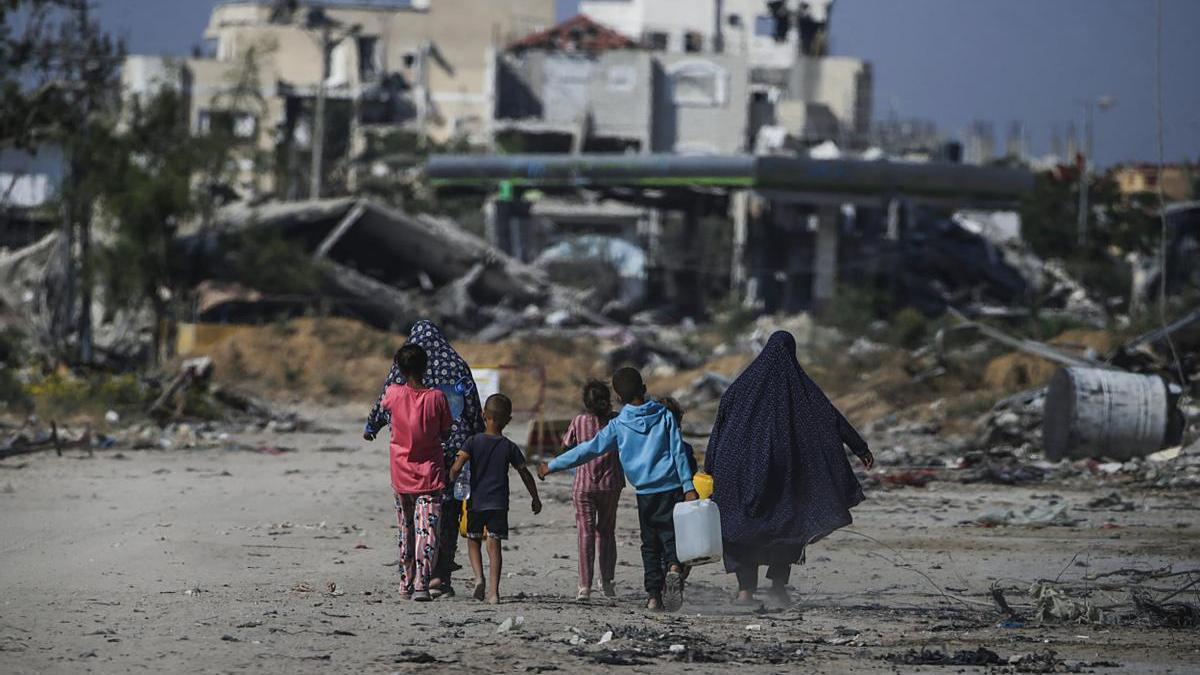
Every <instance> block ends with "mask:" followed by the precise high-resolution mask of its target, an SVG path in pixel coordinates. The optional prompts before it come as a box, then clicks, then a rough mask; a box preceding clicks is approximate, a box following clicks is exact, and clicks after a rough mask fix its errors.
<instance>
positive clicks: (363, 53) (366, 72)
mask: <svg viewBox="0 0 1200 675" xmlns="http://www.w3.org/2000/svg"><path fill="white" fill-rule="evenodd" d="M378 47H379V38H378V37H376V36H374V35H364V36H361V37H359V38H358V79H359V80H360V81H362V82H372V81H374V80H375V79H376V78H378V77H379V53H378Z"/></svg>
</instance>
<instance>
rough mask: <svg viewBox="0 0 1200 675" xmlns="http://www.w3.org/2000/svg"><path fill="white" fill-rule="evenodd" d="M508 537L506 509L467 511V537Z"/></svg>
mask: <svg viewBox="0 0 1200 675" xmlns="http://www.w3.org/2000/svg"><path fill="white" fill-rule="evenodd" d="M484 530H487V536H488V537H489V538H491V539H508V510H507V509H503V510H497V511H467V539H483V533H484Z"/></svg>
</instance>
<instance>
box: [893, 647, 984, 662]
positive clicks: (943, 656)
mask: <svg viewBox="0 0 1200 675" xmlns="http://www.w3.org/2000/svg"><path fill="white" fill-rule="evenodd" d="M883 660H885V661H887V662H888V663H894V664H896V665H902V666H992V665H999V664H1001V663H1004V662H1003V661H1002V660H1001V659H1000V655H999V654H997V653H996V652H994V651H992V650H990V649H988V648H986V647H979V648H978V649H975V650H963V651H957V652H954V653H953V654H947V653H945V652H943V651H940V650H936V649H924V648H922V649H920V650H916V649H910V650H908V651H907V652H904V653H902V654H887V655H886V656H884V657H883Z"/></svg>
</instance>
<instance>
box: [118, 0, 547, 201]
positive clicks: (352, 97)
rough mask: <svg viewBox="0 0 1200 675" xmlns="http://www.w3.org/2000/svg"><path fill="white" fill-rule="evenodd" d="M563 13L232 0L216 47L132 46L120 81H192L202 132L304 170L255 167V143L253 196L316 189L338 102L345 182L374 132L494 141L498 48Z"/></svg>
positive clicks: (336, 128) (248, 172)
mask: <svg viewBox="0 0 1200 675" xmlns="http://www.w3.org/2000/svg"><path fill="white" fill-rule="evenodd" d="M468 17H469V18H468ZM553 21H554V2H553V0H509V1H506V2H487V1H483V0H419V1H414V2H411V3H406V4H400V3H394V4H387V5H382V4H379V5H376V4H353V5H351V4H341V3H307V2H306V3H295V2H271V1H268V0H235V1H231V2H223V3H221V4H219V5H217V6H216V7H215V8H214V10H213V13H212V16H211V17H210V19H209V23H208V27H207V28H206V29H205V31H204V35H203V37H204V41H205V44H206V45H207V49H208V50H209V54H208V55H207V56H205V57H202V58H187V59H171V58H164V57H155V56H130V57H129V59H128V61H127V63H126V65H125V68H124V70H123V86H124V88H125V91H126V94H127V95H130V96H145V95H147V94H153V92H154V91H155V90H156V89H157V88H159V87H170V88H174V89H178V90H180V91H182V92H183V93H184V94H185V95H186V96H187V98H188V99H189V101H190V103H189V107H190V121H191V128H192V130H193V132H194V133H196V134H204V133H208V132H209V131H210V130H212V129H214V128H216V127H218V126H220V127H223V128H225V129H226V130H227V131H230V132H232V133H233V134H234V135H236V136H237V137H240V138H243V139H245V142H246V145H247V148H248V149H250V150H255V149H256V150H258V151H262V152H278V153H279V156H280V157H282V158H284V163H285V165H286V166H285V169H286V170H285V171H284V172H283V174H284V175H288V176H295V177H298V179H297V180H295V183H296V184H295V185H291V186H276V185H274V184H273V176H271V175H264V174H263V173H262V172H258V171H256V170H255V168H256V167H255V166H254V165H253V161H252V159H251V156H252V154H253V153H252V152H246V153H243V159H242V166H241V180H240V181H239V183H240V185H239V186H238V187H239V188H240V189H241V190H242V191H243V192H244V193H245V194H246V196H248V197H253V196H255V195H260V194H264V193H271V192H275V193H278V194H283V195H290V196H292V197H302V196H312V195H310V192H309V189H308V188H307V180H305V179H304V178H305V176H307V174H308V171H309V168H308V167H309V163H308V162H307V161H305V160H306V158H308V157H310V156H311V154H312V153H313V152H314V151H315V149H314V137H315V135H316V132H317V129H316V128H314V123H313V120H314V118H315V117H316V108H318V107H319V106H321V105H324V106H325V109H326V111H327V112H326V119H327V125H328V128H327V129H326V131H325V134H324V138H323V140H324V141H325V147H324V148H323V149H322V150H321V151H320V153H321V154H322V155H323V157H322V160H323V162H324V164H325V170H326V172H330V173H332V174H334V175H338V174H339V171H340V172H341V173H344V174H346V176H345V177H344V178H342V179H341V180H342V182H343V183H345V184H346V186H347V187H352V185H353V182H354V173H353V171H352V169H353V167H351V166H349V164H350V162H351V160H353V159H354V158H356V157H358V156H359V155H360V154H361V153H362V152H363V151H364V149H365V148H366V147H367V145H368V143H369V140H370V138H371V137H373V136H375V135H379V134H386V133H389V132H392V131H396V130H408V131H411V132H413V133H415V134H419V135H420V134H428V135H429V137H430V138H432V139H435V140H440V141H442V140H447V139H451V138H467V139H472V140H474V141H475V142H477V143H484V142H486V139H487V138H488V135H489V130H488V129H489V124H490V121H491V111H492V108H493V98H494V89H493V83H494V78H493V76H492V70H493V69H492V61H493V56H492V54H493V50H494V49H495V48H497V47H498V46H499V45H500V44H505V43H507V42H509V41H511V40H513V39H516V38H517V37H519V36H522V35H526V34H528V33H530V32H533V31H536V30H539V29H541V28H544V27H546V26H549V25H551V24H552V23H553ZM323 46H324V50H325V52H326V54H325V57H324V58H323V56H322V50H323ZM322 98H324V102H323V103H322V102H321V99H322Z"/></svg>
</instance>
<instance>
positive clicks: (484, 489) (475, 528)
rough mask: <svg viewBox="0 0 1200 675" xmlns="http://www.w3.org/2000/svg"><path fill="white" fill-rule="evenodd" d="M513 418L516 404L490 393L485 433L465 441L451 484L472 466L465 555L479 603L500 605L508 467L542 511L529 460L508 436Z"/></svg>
mask: <svg viewBox="0 0 1200 675" xmlns="http://www.w3.org/2000/svg"><path fill="white" fill-rule="evenodd" d="M511 419H512V401H510V400H509V398H508V397H507V396H505V395H504V394H492V395H491V396H489V397H488V399H487V402H486V403H484V404H483V422H484V425H485V431H484V433H482V434H475V435H474V436H472V437H471V438H469V439H467V442H466V443H464V444H463V447H462V449H461V450H459V451H458V457H457V459H455V460H454V466H452V467H451V468H450V480H451V481H454V480H457V479H458V475H459V474H460V473H462V470H463V466H465V465H466V463H467V462H470V463H471V497H470V499H469V500H468V502H467V542H468V543H467V550H468V553H469V555H470V558H471V570H472V571H473V572H474V573H475V594H474V595H475V599H476V600H483V599H484V594H485V592H486V590H487V587H488V586H490V587H491V592H490V593H487V601H488V603H490V604H493V605H496V604H499V603H500V571H501V567H502V566H503V558H502V554H501V545H500V542H501V540H503V539H507V538H508V467H510V466H512V467H514V468H516V470H517V473H518V474H520V476H521V482H523V483H525V488H526V489H527V490H529V496H530V497H532V498H533V504H532V507H533V513H534V515H537V514H538V513H541V511H542V501H541V500H540V499H538V492H537V484H536V483H534V482H533V475H532V474H530V473H529V469H527V468H525V455H523V454H522V453H521V448H519V447H517V444H516V443H513V442H512V441H510V440H508V439H507V438H505V437H504V427H505V426H507V425H508V423H509V421H510V420H511ZM485 531H486V536H487V540H488V542H487V549H488V583H487V586H485V585H484V580H483V539H484V533H485Z"/></svg>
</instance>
